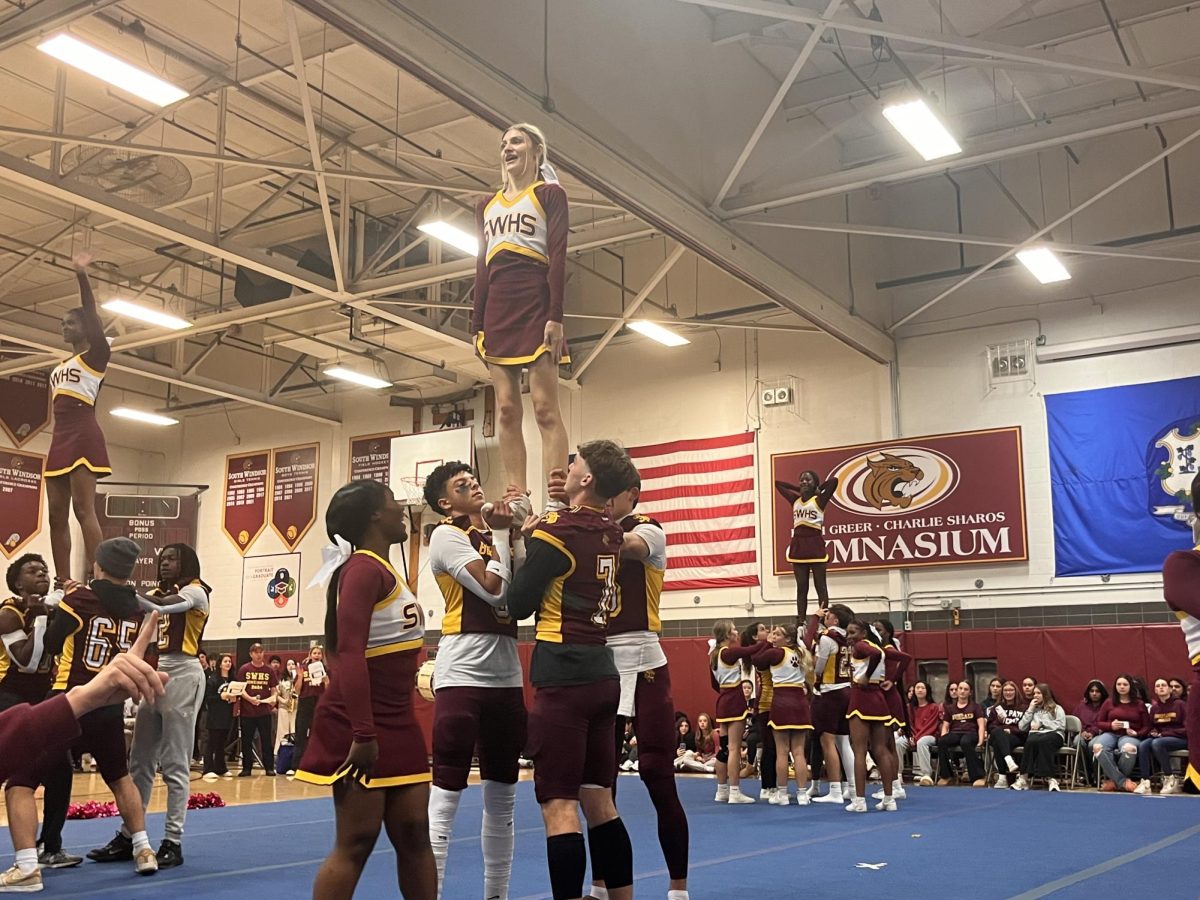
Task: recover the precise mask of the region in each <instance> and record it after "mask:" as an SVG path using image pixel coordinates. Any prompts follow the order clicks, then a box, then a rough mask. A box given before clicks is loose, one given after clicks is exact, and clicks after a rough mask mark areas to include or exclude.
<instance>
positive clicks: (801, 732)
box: [754, 623, 815, 806]
mask: <svg viewBox="0 0 1200 900" xmlns="http://www.w3.org/2000/svg"><path fill="white" fill-rule="evenodd" d="M754 665H755V666H757V667H760V668H761V667H764V666H766V667H768V668H770V670H771V682H772V686H773V688H774V696H773V697H772V699H771V712H770V718H769V721H768V724H769V725H770V726H771V732H772V734H773V735H774V740H775V779H776V784H777V785H778V790H776V791H775V793H774V794H773V795H772V796H771V798H770V799H769V800H768V801H767V802H769V803H770V804H771V805H773V806H787V805H788V804H789V803H791V798H790V797H788V754H789V753H790V754H791V755H792V759H793V761H794V765H795V770H796V789H797V791H798V793H797V794H796V802H797V803H798V804H799V805H800V806H808V805H809V804H810V803H812V798H811V797H809V796H808V759H807V757H805V755H804V745H805V744H806V743H807V742H808V735H809V732H811V731H812V730H813V725H812V710H811V708H810V706H809V702H808V691H809V689H810V688H811V687H812V684H813V681H814V677H815V673H814V671H813V658H812V654H811V653H809V652H808V650H807V648H805V647H804V646H803V645H801V644H800V642H799V640H798V638H797V635H796V626H795V625H792V624H791V623H785V624H783V625H776V626H775V627H774V628H773V629H771V647H770V648H769V649H766V650H762V651H760V652H758V653H756V654H755V656H754ZM763 739H764V740H767V737H766V736H765V735H764V737H763Z"/></svg>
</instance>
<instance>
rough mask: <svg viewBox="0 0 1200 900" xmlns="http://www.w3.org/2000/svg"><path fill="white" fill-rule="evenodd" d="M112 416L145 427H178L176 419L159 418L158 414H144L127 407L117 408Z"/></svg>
mask: <svg viewBox="0 0 1200 900" xmlns="http://www.w3.org/2000/svg"><path fill="white" fill-rule="evenodd" d="M112 414H113V415H114V416H116V417H117V418H118V419H132V420H133V421H134V422H142V423H144V424H146V425H178V424H179V420H178V419H172V418H171V417H170V416H160V415H159V414H158V413H152V412H145V411H143V410H140V409H130V408H129V407H128V406H118V407H117V408H116V409H114V410H113V411H112Z"/></svg>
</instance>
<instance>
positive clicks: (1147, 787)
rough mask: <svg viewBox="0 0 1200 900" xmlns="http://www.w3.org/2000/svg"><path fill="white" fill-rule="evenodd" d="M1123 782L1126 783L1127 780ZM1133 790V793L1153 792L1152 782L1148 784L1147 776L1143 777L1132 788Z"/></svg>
mask: <svg viewBox="0 0 1200 900" xmlns="http://www.w3.org/2000/svg"><path fill="white" fill-rule="evenodd" d="M1125 783H1126V784H1128V783H1129V782H1125ZM1133 792H1134V793H1135V794H1153V793H1154V786H1153V785H1152V784H1150V779H1149V778H1143V779H1142V780H1141V781H1139V782H1138V786H1137V787H1135V788H1134V789H1133Z"/></svg>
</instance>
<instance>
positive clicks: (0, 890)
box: [0, 866, 45, 894]
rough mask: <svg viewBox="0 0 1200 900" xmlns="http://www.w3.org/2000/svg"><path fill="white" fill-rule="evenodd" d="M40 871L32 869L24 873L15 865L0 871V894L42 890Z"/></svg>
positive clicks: (27, 892)
mask: <svg viewBox="0 0 1200 900" xmlns="http://www.w3.org/2000/svg"><path fill="white" fill-rule="evenodd" d="M44 887H45V885H43V884H42V873H41V871H40V870H38V869H34V870H33V871H32V872H30V873H29V874H28V875H25V874H23V873H22V872H21V870H20V869H18V868H17V867H16V866H13V867H12V868H11V869H9V870H8V871H7V872H0V894H33V893H36V892H37V891H40V890H42V888H44Z"/></svg>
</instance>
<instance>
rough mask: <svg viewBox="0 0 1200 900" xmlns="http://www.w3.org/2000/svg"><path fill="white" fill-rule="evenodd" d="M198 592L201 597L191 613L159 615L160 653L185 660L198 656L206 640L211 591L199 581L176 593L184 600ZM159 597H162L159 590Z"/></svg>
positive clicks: (157, 591)
mask: <svg viewBox="0 0 1200 900" xmlns="http://www.w3.org/2000/svg"><path fill="white" fill-rule="evenodd" d="M197 592H198V594H199V597H198V598H197V601H196V602H195V603H194V605H193V606H192V608H191V609H189V610H187V611H186V612H181V613H159V615H160V618H159V620H158V652H159V653H164V654H165V653H178V654H182V655H184V656H199V655H200V641H201V640H202V639H203V637H204V627H205V626H206V625H207V624H208V613H209V608H208V591H206V590H205V589H204V587H203V586H202V585H201V582H200V581H199V580H196V581H193V582H192V583H191V584H187V585H184V586H183V587H182V588H177V589H176V591H175V593H177V594H178V595H179V596H181V597H184V596H188V595H194V594H196V593H197ZM154 594H155V595H157V596H163V593H162V591H160V590H158V589H157V588H156V589H155V591H154Z"/></svg>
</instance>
